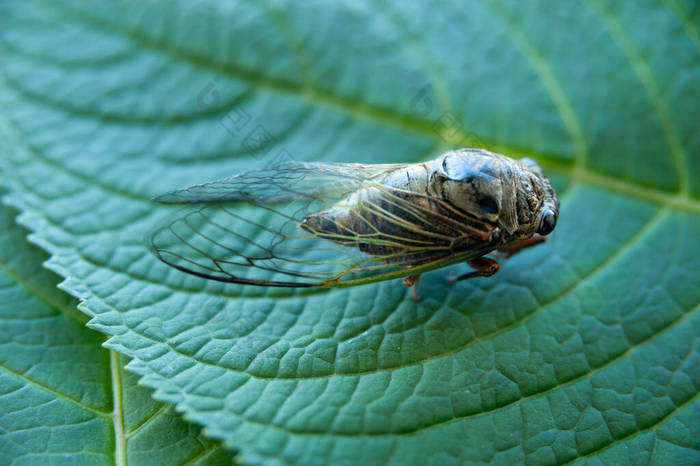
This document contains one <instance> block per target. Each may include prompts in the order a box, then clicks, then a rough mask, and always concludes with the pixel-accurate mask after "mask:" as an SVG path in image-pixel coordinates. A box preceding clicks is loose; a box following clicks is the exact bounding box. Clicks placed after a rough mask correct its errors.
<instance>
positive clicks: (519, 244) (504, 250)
mask: <svg viewBox="0 0 700 466" xmlns="http://www.w3.org/2000/svg"><path fill="white" fill-rule="evenodd" d="M545 241H547V237H546V236H533V237H531V238H528V239H524V240H521V241H515V242H514V243H510V244H506V245H505V246H503V247H500V248H498V251H499V252H500V253H501V254H499V255H498V256H499V257H503V258H505V259H507V258H508V257H510V256H512V255H513V254H515V253H516V252H518V251H522V250H523V249H525V248H529V247H532V246H534V245H536V244H540V243H543V242H545Z"/></svg>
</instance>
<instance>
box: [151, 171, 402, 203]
mask: <svg viewBox="0 0 700 466" xmlns="http://www.w3.org/2000/svg"><path fill="white" fill-rule="evenodd" d="M405 166H406V165H400V164H384V165H362V164H352V163H318V162H314V163H310V162H297V161H288V162H284V163H281V164H279V165H275V166H272V167H268V168H263V169H259V170H253V171H249V172H246V173H239V174H236V175H233V176H229V177H226V178H221V179H218V180H214V181H210V182H207V183H203V184H197V185H192V186H188V187H185V188H182V189H177V190H175V191H172V192H169V193H166V194H163V195H161V196H157V197H155V198H154V199H153V200H154V201H155V202H158V203H161V204H201V203H216V202H232V201H251V202H266V203H268V202H285V201H294V200H299V199H309V198H317V199H319V200H320V199H323V200H326V201H329V200H332V199H340V198H342V197H343V196H345V195H347V194H349V193H351V192H353V191H356V190H357V189H359V187H360V186H361V185H362V183H364V182H365V181H368V180H371V179H376V178H378V177H380V176H381V175H383V174H385V173H387V172H389V171H391V170H395V169H397V168H401V167H405Z"/></svg>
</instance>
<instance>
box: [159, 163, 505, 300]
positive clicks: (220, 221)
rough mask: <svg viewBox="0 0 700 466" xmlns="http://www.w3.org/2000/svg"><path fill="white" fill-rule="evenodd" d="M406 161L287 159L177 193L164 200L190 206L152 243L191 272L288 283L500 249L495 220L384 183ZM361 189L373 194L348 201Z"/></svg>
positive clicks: (322, 282)
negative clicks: (331, 212) (334, 213)
mask: <svg viewBox="0 0 700 466" xmlns="http://www.w3.org/2000/svg"><path fill="white" fill-rule="evenodd" d="M402 167H403V166H400V165H378V166H377V165H374V166H362V165H352V164H299V163H294V164H283V165H280V166H278V167H274V168H272V169H265V170H259V171H255V172H249V173H245V174H241V175H237V176H233V177H229V178H225V179H222V180H219V181H216V182H212V183H206V184H203V185H197V186H193V187H189V188H185V189H182V190H178V191H174V192H173V193H170V194H167V195H165V196H164V197H161V198H157V200H159V201H161V202H167V203H176V202H177V203H186V204H190V205H188V206H186V207H185V208H183V209H181V210H180V211H178V212H177V213H176V214H175V215H174V216H173V217H171V218H169V219H167V220H166V221H165V222H163V223H162V224H161V225H159V226H158V227H157V228H156V229H155V230H154V231H153V232H152V233H151V235H150V237H149V240H148V241H149V248H150V249H151V250H152V252H153V253H154V254H155V255H156V256H157V257H158V258H159V259H160V260H162V261H163V262H165V263H167V264H169V265H171V266H172V267H174V268H176V269H178V270H181V271H185V272H188V273H191V274H193V275H197V276H200V277H205V278H209V279H213V280H218V281H224V282H232V283H243V284H254V285H266V286H282V287H321V286H345V285H352V284H360V283H366V282H371V281H379V280H383V279H388V278H393V277H399V276H405V275H408V274H410V273H413V272H416V271H419V270H423V269H428V268H435V267H438V266H440V265H442V264H444V263H446V262H448V261H452V260H463V259H464V258H466V257H467V256H473V255H479V254H483V253H485V252H487V251H488V250H490V249H493V248H492V247H491V246H490V244H491V243H489V238H490V235H491V232H492V226H491V225H488V224H485V223H484V222H481V221H479V220H477V219H476V218H474V217H472V216H470V215H469V214H467V213H465V212H461V211H458V210H455V209H454V208H453V207H450V206H449V205H446V204H445V203H444V201H441V200H439V199H435V198H430V197H427V196H422V195H418V194H415V193H411V192H407V191H403V190H401V189H397V188H394V187H390V186H385V185H383V184H382V183H381V182H380V181H381V175H383V174H386V173H387V172H388V171H391V170H395V169H400V168H402ZM359 190H364V191H363V192H369V191H372V193H373V194H372V196H371V200H366V201H364V202H361V203H359V204H357V205H355V204H353V205H352V206H349V205H344V203H346V202H347V199H348V196H349V195H350V194H352V193H356V192H358V191H359ZM331 207H333V208H334V209H343V208H350V210H351V215H350V216H349V217H347V218H346V221H344V222H337V223H335V221H334V220H333V219H332V218H331V217H328V216H324V215H323V214H322V213H323V212H325V211H326V209H328V208H331ZM314 218H321V220H320V221H317V222H314V221H312V219H314Z"/></svg>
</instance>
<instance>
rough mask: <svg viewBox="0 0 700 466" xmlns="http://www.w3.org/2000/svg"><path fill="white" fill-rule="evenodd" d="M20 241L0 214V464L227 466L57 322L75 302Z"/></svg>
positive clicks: (65, 320)
mask: <svg viewBox="0 0 700 466" xmlns="http://www.w3.org/2000/svg"><path fill="white" fill-rule="evenodd" d="M25 234H26V231H23V230H22V229H21V228H19V227H18V226H17V225H15V224H14V213H11V212H10V211H9V210H8V209H7V208H4V207H0V244H2V248H0V464H69V463H70V464H115V463H116V464H124V463H125V462H128V463H129V464H174V463H180V462H185V461H188V462H190V463H192V464H202V465H204V464H231V458H232V456H233V454H232V452H231V451H227V450H225V449H224V448H223V447H221V446H220V445H218V444H217V443H216V442H213V441H211V440H207V439H206V438H204V437H203V436H202V434H201V433H200V431H199V429H198V428H197V427H196V426H193V425H191V424H188V423H186V422H184V421H183V420H182V419H181V418H180V417H179V416H178V415H177V414H176V413H175V412H174V410H173V409H172V407H169V406H168V405H167V404H163V403H156V402H154V401H153V400H152V399H151V397H150V390H148V389H145V388H143V387H140V386H138V385H137V377H136V376H135V375H133V374H130V373H128V372H126V371H124V370H123V366H124V363H125V362H126V358H125V357H124V356H119V355H118V354H117V353H115V352H114V351H109V350H106V349H104V348H102V347H101V343H102V342H103V340H104V336H103V335H101V334H100V333H98V332H96V331H94V330H89V329H87V328H85V327H84V326H83V325H82V324H81V323H80V322H76V321H75V320H74V319H71V318H69V317H67V316H66V314H68V315H73V313H75V303H74V302H73V300H72V299H70V298H69V297H68V295H67V294H65V293H63V292H61V291H60V290H58V289H57V288H56V284H57V283H58V277H56V276H55V275H54V274H53V273H51V272H49V271H47V270H45V269H42V268H41V263H42V261H43V260H45V259H46V254H45V253H43V252H42V251H40V250H38V248H36V247H35V246H31V245H29V244H28V243H26V241H25V240H24V235H25ZM83 320H84V316H83Z"/></svg>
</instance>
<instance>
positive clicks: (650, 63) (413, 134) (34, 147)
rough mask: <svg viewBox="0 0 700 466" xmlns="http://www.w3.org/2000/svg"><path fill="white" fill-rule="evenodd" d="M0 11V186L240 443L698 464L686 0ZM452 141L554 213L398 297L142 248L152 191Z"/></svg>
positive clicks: (159, 384) (410, 454)
mask: <svg viewBox="0 0 700 466" xmlns="http://www.w3.org/2000/svg"><path fill="white" fill-rule="evenodd" d="M3 8H4V9H3V10H2V15H3V18H4V19H3V21H2V24H0V31H1V32H0V34H1V36H0V37H1V42H0V50H1V52H0V53H2V80H1V81H0V105H2V108H3V109H5V110H4V113H3V114H2V115H1V116H0V154H2V157H1V158H0V160H2V162H0V163H2V166H3V168H4V170H5V171H6V175H5V177H4V179H3V184H5V185H6V186H7V188H8V189H9V190H10V197H9V200H10V202H11V203H12V204H13V205H15V206H16V207H18V208H20V209H21V210H22V211H23V215H22V216H21V222H22V223H23V224H24V225H26V226H28V227H29V228H30V229H31V230H33V232H34V237H35V239H36V241H37V242H38V243H39V244H40V245H41V246H43V247H44V248H45V249H46V250H47V251H49V252H50V253H51V254H52V258H51V260H50V261H49V262H48V266H49V267H50V268H51V269H53V270H54V271H57V272H58V273H59V274H61V275H62V276H64V277H65V279H66V280H65V282H64V283H63V287H64V288H65V289H66V290H68V291H70V292H71V293H73V294H74V295H76V296H78V297H79V298H81V299H82V300H83V304H82V305H81V310H83V311H84V312H85V313H87V314H88V315H89V316H90V317H91V320H90V325H91V326H92V327H94V328H96V329H98V330H100V331H102V332H105V333H106V334H108V335H110V336H111V338H110V339H109V340H108V342H107V343H106V345H107V346H108V347H109V348H111V349H113V350H116V351H119V352H121V353H123V354H125V355H127V356H129V357H131V358H134V359H133V361H132V362H131V363H130V364H129V366H128V368H130V369H133V370H134V371H136V372H137V373H138V374H139V375H140V376H141V382H142V383H143V384H145V385H147V386H149V387H152V388H154V389H155V396H156V398H157V399H159V400H162V401H168V402H172V403H175V404H176V405H177V408H178V409H179V410H181V411H183V412H184V413H185V414H186V415H187V417H188V418H189V419H191V420H194V421H196V422H198V423H200V424H202V425H204V426H206V428H207V433H209V434H210V435H212V436H214V437H215V438H218V439H222V440H224V441H225V442H226V443H227V444H229V445H231V446H233V447H235V448H236V449H239V450H240V451H241V454H242V458H243V460H244V461H245V462H249V463H264V462H269V463H302V464H310V463H334V462H339V461H342V462H347V463H363V464H382V463H396V464H406V463H417V464H423V463H426V462H427V463H434V464H446V463H479V462H494V463H503V464H510V463H532V464H554V463H566V462H574V461H577V460H578V461H580V462H582V463H583V462H592V463H619V464H626V463H657V464H673V463H697V462H700V443H698V440H697V439H698V438H700V421H698V419H700V400H699V399H698V396H697V394H698V387H699V386H700V354H699V348H700V345H698V335H700V312H699V310H698V309H699V307H700V248H698V246H697V238H698V237H700V157H699V156H698V154H700V130H699V128H698V123H697V121H698V118H697V108H698V106H699V105H700V85H698V84H699V83H700V34H699V33H698V29H699V27H700V7H698V5H697V3H696V2H694V1H692V0H688V1H682V0H668V1H666V2H663V3H661V2H636V1H622V2H619V1H618V2H615V1H612V0H607V1H606V0H587V1H585V2H578V3H571V2H545V1H536V2H518V1H515V0H513V1H506V0H502V1H499V2H477V1H468V2H454V3H452V2H435V3H434V4H429V3H426V2H422V3H415V4H407V2H385V1H374V2H367V3H365V2H352V3H351V4H344V3H341V2H323V3H320V4H311V3H308V2H286V1H271V2H253V1H243V2H238V3H236V4H233V3H230V2H225V1H223V0H222V1H215V0H207V1H201V2H197V3H191V2H185V1H180V2H172V1H165V0H162V1H156V0H152V1H148V2H135V1H134V2H132V1H123V2H119V3H115V2H109V3H107V2H104V3H102V2H78V1H77V0H75V1H70V0H63V1H52V2H48V1H39V0H37V1H27V2H17V1H16V2H11V1H10V2H6V3H5V4H4V7H3ZM267 135H270V136H271V137H272V138H274V139H273V140H270V139H268V138H266V137H265V136H267ZM453 146H481V147H486V148H489V149H491V150H495V151H498V152H501V153H505V154H507V155H510V156H513V157H519V156H522V155H529V156H531V157H533V158H535V159H536V160H537V161H538V162H540V163H541V164H542V165H543V166H544V167H545V169H546V171H547V173H548V174H549V175H550V176H551V177H552V178H553V179H554V181H555V184H556V185H557V187H558V189H559V192H560V197H561V200H562V207H561V212H560V219H559V225H558V226H557V229H556V230H555V232H554V233H553V235H551V236H550V238H549V240H548V241H547V243H545V244H544V245H542V246H538V247H536V248H533V249H531V250H526V251H524V252H522V253H520V254H518V255H516V256H515V257H513V258H511V259H509V260H508V261H504V262H503V264H502V269H501V271H500V272H499V273H498V274H496V275H495V276H494V277H491V278H489V279H475V280H472V281H468V282H462V283H457V284H454V285H452V284H448V283H446V281H445V278H444V275H445V271H435V272H431V273H429V274H426V275H425V276H424V277H423V278H422V279H421V283H420V294H421V295H422V297H423V300H422V301H421V302H414V301H412V300H411V299H410V296H409V292H408V290H406V289H405V288H404V287H402V286H401V284H400V283H397V282H384V283H379V284H375V285H368V286H362V287H357V288H351V289H342V290H323V291H314V292H309V291H297V290H278V289H274V290H273V289H265V288H256V287H241V286H233V285H224V284H221V283H211V282H205V281H203V280H200V279H197V278H195V277H190V276H185V275H184V274H182V273H179V272H177V271H175V270H172V269H169V268H167V267H166V266H165V265H163V264H161V263H159V262H158V261H157V260H155V259H154V258H153V257H152V256H150V255H149V254H148V252H147V250H146V249H145V247H144V245H143V235H144V234H145V233H146V232H147V231H148V230H149V228H150V227H151V226H152V225H153V224H155V223H156V222H157V220H158V219H159V218H161V217H162V216H163V215H165V214H166V213H167V212H166V210H167V209H163V208H159V207H156V206H155V205H153V204H152V203H150V202H149V199H150V197H151V196H154V195H157V194H160V193H163V192H165V191H168V190H170V189H174V188H178V187H181V186H183V185H187V184H191V183H197V182H202V181H206V180H209V179H213V178H219V177H222V176H226V175H229V174H232V173H236V172H239V171H242V170H246V169H249V168H252V167H259V166H261V165H266V164H268V163H271V162H272V161H274V160H276V159H278V158H280V157H285V156H291V157H293V158H297V159H303V160H324V161H329V160H338V161H347V162H370V163H377V162H412V161H419V160H426V159H429V158H432V157H434V156H436V155H438V154H439V153H440V152H441V151H444V150H446V149H447V148H449V147H453ZM460 267H461V266H456V268H457V269H460ZM460 270H462V269H460Z"/></svg>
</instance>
